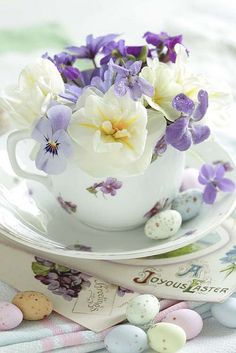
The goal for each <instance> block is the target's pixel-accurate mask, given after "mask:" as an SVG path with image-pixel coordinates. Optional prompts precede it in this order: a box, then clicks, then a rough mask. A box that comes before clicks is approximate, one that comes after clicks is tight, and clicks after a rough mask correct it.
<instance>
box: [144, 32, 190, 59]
mask: <svg viewBox="0 0 236 353" xmlns="http://www.w3.org/2000/svg"><path fill="white" fill-rule="evenodd" d="M143 37H144V38H145V39H146V42H147V43H148V44H151V45H153V46H154V47H156V48H157V52H158V54H159V59H160V61H163V62H168V61H171V62H173V63H175V60H176V52H175V50H174V48H175V45H176V44H177V43H179V44H182V41H183V37H182V35H177V36H169V35H168V34H167V33H166V32H161V33H159V34H156V33H152V32H146V33H145V34H144V36H143Z"/></svg>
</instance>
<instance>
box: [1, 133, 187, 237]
mask: <svg viewBox="0 0 236 353" xmlns="http://www.w3.org/2000/svg"><path fill="white" fill-rule="evenodd" d="M29 137H30V136H28V132H27V131H26V130H22V131H16V132H14V133H12V134H10V135H9V138H8V154H9V158H10V161H11V164H12V167H13V169H14V171H15V173H16V174H17V175H18V176H20V177H23V178H25V179H31V180H36V181H38V182H40V183H41V184H43V185H45V186H46V187H47V189H48V190H49V191H50V192H52V193H53V194H54V196H55V198H56V199H57V200H58V202H59V203H60V204H61V206H62V207H63V208H64V210H65V211H67V212H68V213H69V214H71V215H73V216H75V217H76V218H78V220H79V221H81V222H83V223H85V224H87V225H89V226H91V227H94V228H98V229H104V230H108V231H112V230H121V231H122V230H125V229H132V228H135V227H138V226H140V225H142V224H144V223H145V221H146V220H147V217H148V216H149V215H152V212H154V213H155V208H157V207H160V205H162V204H166V203H168V201H170V200H172V199H173V198H174V197H175V195H176V194H177V193H178V190H179V188H180V184H181V178H182V173H183V169H184V160H185V154H184V153H183V152H180V151H178V150H176V149H174V148H172V147H171V146H168V148H167V150H166V151H165V153H164V154H163V155H162V156H161V157H159V158H157V160H155V161H154V162H152V163H151V164H150V166H149V167H148V168H147V169H146V170H145V172H144V173H143V174H139V175H135V176H127V177H120V176H112V177H110V176H106V177H99V178H95V177H93V176H91V175H89V174H87V173H86V172H85V171H83V170H81V169H80V168H79V167H78V165H77V163H76V160H75V159H71V160H70V161H69V162H68V165H67V168H66V170H65V171H64V172H63V173H62V174H59V175H51V176H43V175H40V174H36V173H31V172H27V171H25V170H23V169H22V168H21V166H20V165H19V163H18V158H17V155H16V146H17V144H18V142H19V141H21V140H23V139H26V138H29Z"/></svg>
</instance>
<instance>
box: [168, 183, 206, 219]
mask: <svg viewBox="0 0 236 353" xmlns="http://www.w3.org/2000/svg"><path fill="white" fill-rule="evenodd" d="M201 205H202V192H201V191H200V190H197V189H189V190H186V191H184V192H181V193H180V194H179V195H178V196H177V197H176V198H175V199H174V200H173V202H172V205H171V208H172V209H173V210H176V211H178V212H179V213H180V214H181V216H182V220H183V221H188V220H190V219H192V218H194V217H195V216H197V214H198V213H199V211H200V209H201Z"/></svg>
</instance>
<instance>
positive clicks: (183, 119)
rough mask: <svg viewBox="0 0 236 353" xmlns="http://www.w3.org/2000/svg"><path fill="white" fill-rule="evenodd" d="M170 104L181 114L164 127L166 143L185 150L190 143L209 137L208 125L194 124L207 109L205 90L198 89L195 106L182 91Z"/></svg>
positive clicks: (199, 141) (196, 142) (197, 142)
mask: <svg viewBox="0 0 236 353" xmlns="http://www.w3.org/2000/svg"><path fill="white" fill-rule="evenodd" d="M172 105H173V107H174V108H175V109H176V110H177V111H179V112H180V113H181V115H180V118H178V119H176V120H175V121H174V122H173V123H172V124H170V125H169V126H168V127H167V129H166V142H167V143H168V144H170V145H172V146H173V147H175V148H176V149H178V150H179V151H186V150H187V149H188V148H189V147H190V146H191V145H192V143H193V144H199V143H201V142H203V141H204V140H206V139H207V138H208V137H209V135H210V129H209V127H208V126H206V125H199V124H195V123H196V122H198V121H199V120H201V119H202V118H203V117H204V115H205V113H206V111H207V108H208V93H207V92H206V91H203V90H201V91H199V93H198V105H197V106H195V105H194V102H193V101H192V100H191V99H190V98H188V97H187V96H186V95H185V94H183V93H180V94H178V95H177V96H175V97H174V99H173V102H172Z"/></svg>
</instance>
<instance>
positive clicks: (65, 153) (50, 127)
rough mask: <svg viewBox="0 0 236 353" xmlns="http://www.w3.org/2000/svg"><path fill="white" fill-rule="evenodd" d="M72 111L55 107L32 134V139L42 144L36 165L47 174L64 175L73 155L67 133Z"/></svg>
mask: <svg viewBox="0 0 236 353" xmlns="http://www.w3.org/2000/svg"><path fill="white" fill-rule="evenodd" d="M71 113H72V111H71V109H70V108H68V107H66V106H63V105H54V106H52V107H51V108H50V109H49V110H48V111H47V117H43V118H41V119H40V120H39V121H38V123H37V124H36V126H35V127H34V129H33V132H32V138H33V139H35V140H36V141H37V142H39V143H40V145H41V148H40V150H39V152H38V154H37V157H36V160H35V164H36V167H37V168H38V169H40V170H43V171H44V172H45V173H47V174H59V173H62V172H63V171H64V170H65V168H66V164H67V158H69V157H70V156H71V155H72V143H71V139H70V137H69V135H68V134H67V132H66V129H67V127H68V124H69V121H70V119H71Z"/></svg>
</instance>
